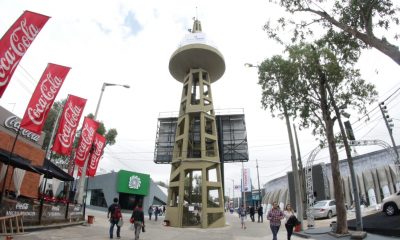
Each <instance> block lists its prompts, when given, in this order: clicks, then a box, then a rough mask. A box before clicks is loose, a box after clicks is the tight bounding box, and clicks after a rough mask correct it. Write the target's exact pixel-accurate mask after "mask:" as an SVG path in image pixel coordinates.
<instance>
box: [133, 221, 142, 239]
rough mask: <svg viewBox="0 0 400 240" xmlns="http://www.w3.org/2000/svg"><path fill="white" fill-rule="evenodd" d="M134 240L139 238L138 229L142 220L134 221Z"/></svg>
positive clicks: (140, 228) (140, 227)
mask: <svg viewBox="0 0 400 240" xmlns="http://www.w3.org/2000/svg"><path fill="white" fill-rule="evenodd" d="M134 225H135V240H139V235H140V231H142V222H141V221H135V223H134Z"/></svg>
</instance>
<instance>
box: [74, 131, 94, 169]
mask: <svg viewBox="0 0 400 240" xmlns="http://www.w3.org/2000/svg"><path fill="white" fill-rule="evenodd" d="M94 134H95V130H94V129H93V128H91V127H90V126H89V124H87V123H85V126H84V127H83V129H82V134H81V142H80V144H79V147H78V149H77V151H76V159H78V160H80V161H85V157H86V153H87V152H88V150H89V148H90V147H91V145H92V139H93V136H94Z"/></svg>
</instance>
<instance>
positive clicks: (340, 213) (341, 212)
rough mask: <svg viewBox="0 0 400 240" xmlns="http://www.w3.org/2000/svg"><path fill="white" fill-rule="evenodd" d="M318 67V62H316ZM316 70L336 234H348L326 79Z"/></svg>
mask: <svg viewBox="0 0 400 240" xmlns="http://www.w3.org/2000/svg"><path fill="white" fill-rule="evenodd" d="M318 65H319V62H318ZM317 69H318V74H319V91H320V95H321V110H322V116H323V119H324V122H325V127H326V138H327V141H328V146H329V155H330V158H331V168H332V179H333V186H334V192H335V193H334V195H335V200H336V214H337V229H336V233H338V234H344V233H348V228H347V214H346V208H345V205H344V194H343V189H342V183H341V177H340V169H339V157H338V153H337V149H336V143H335V136H334V133H333V124H334V121H333V119H332V118H331V116H330V111H329V105H328V98H327V94H326V89H327V88H326V84H327V83H326V77H325V74H324V73H323V72H322V69H321V68H320V67H318V68H317Z"/></svg>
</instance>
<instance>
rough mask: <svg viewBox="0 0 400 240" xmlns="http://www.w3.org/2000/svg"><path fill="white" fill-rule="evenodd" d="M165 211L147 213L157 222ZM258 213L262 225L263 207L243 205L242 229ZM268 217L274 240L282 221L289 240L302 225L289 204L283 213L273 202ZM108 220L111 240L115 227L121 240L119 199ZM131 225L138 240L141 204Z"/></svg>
mask: <svg viewBox="0 0 400 240" xmlns="http://www.w3.org/2000/svg"><path fill="white" fill-rule="evenodd" d="M165 210H166V209H165V206H150V207H149V208H148V210H147V213H148V215H149V221H151V220H152V217H153V215H154V221H157V219H158V216H161V215H164V214H165ZM256 212H257V215H258V221H257V222H258V223H262V222H263V214H264V212H263V207H262V206H261V205H259V206H254V205H253V206H249V207H248V208H245V207H244V205H241V206H240V207H239V208H238V214H239V218H240V224H241V228H242V229H246V228H247V227H246V218H247V214H249V216H250V219H251V221H252V222H255V214H256ZM266 216H267V220H269V227H270V229H271V232H272V235H273V240H277V235H278V231H279V229H280V226H281V224H282V221H283V223H284V226H285V228H286V232H287V240H290V238H291V236H292V234H293V229H294V227H295V226H296V225H298V224H299V223H300V222H299V221H298V219H297V217H296V213H295V212H294V210H293V209H292V207H291V205H290V204H287V205H286V207H285V209H284V210H283V211H282V210H281V209H280V207H279V205H278V204H277V203H276V202H273V204H272V208H271V209H270V210H269V211H268V212H267V214H266ZM107 218H109V221H110V229H109V235H110V239H112V238H113V236H114V227H115V226H116V227H117V232H116V234H117V238H118V239H119V238H120V237H121V236H120V232H121V227H122V224H123V220H122V213H121V206H120V205H119V204H118V198H114V203H113V204H111V205H110V206H109V207H108V213H107ZM130 223H132V224H133V230H134V232H135V238H134V239H135V240H138V239H139V235H140V233H141V232H145V219H144V211H143V207H142V205H141V204H139V205H137V206H136V207H135V208H134V209H133V212H132V216H131V218H130Z"/></svg>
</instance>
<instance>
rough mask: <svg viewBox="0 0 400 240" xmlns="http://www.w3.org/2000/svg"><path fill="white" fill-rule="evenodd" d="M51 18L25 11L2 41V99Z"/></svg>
mask: <svg viewBox="0 0 400 240" xmlns="http://www.w3.org/2000/svg"><path fill="white" fill-rule="evenodd" d="M49 18H50V17H48V16H44V15H41V14H38V13H34V12H29V11H25V12H24V13H23V14H22V15H21V16H20V17H19V18H18V19H17V21H15V23H14V24H13V25H12V26H11V27H10V29H8V31H7V32H6V33H5V34H4V36H3V37H2V38H1V39H0V98H1V97H2V96H3V93H4V91H5V90H6V88H7V86H8V83H9V82H10V79H11V77H12V75H13V73H14V71H15V69H16V68H17V66H18V64H19V62H20V61H21V59H22V57H23V56H24V54H25V52H26V51H27V50H28V48H29V46H30V45H31V44H32V42H33V40H35V38H36V36H37V35H38V34H39V32H40V30H41V29H42V28H43V26H44V25H45V24H46V22H47V20H49Z"/></svg>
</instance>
